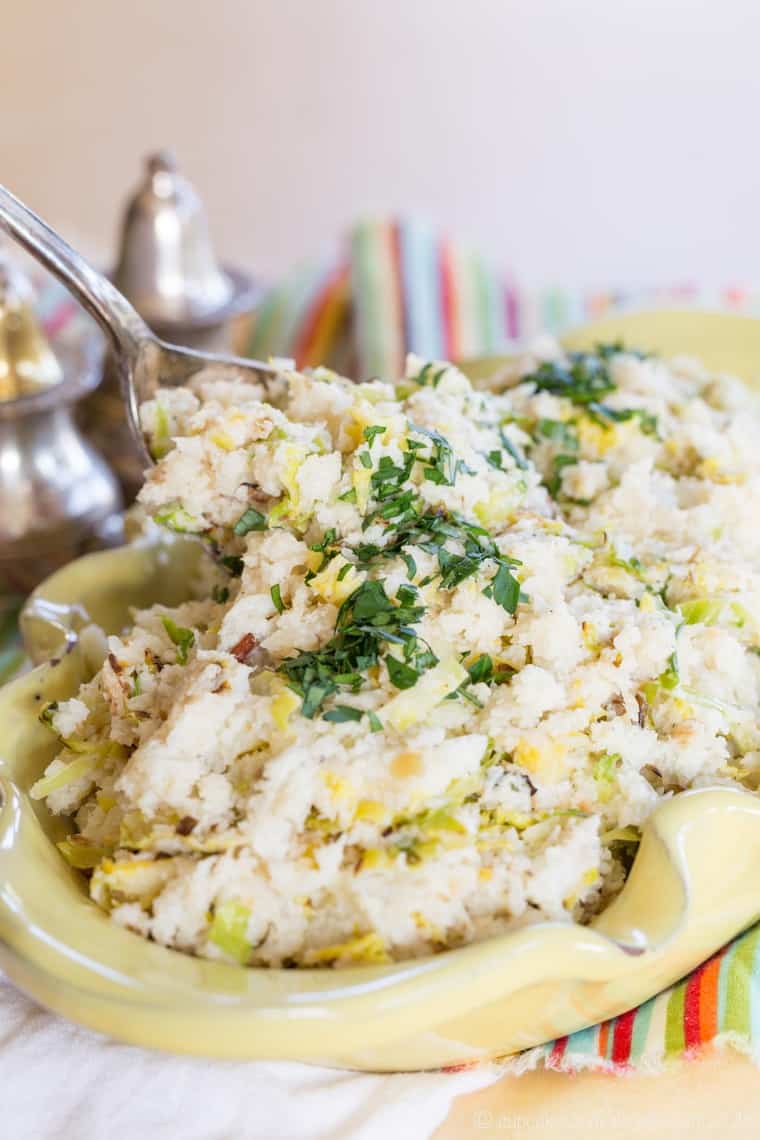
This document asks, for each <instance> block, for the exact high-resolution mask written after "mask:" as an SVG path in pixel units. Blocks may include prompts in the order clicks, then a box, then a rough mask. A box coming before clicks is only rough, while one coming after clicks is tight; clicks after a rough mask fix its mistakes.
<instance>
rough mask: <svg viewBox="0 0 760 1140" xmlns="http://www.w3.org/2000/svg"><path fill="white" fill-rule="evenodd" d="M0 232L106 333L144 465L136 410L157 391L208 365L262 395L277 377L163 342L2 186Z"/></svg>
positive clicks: (148, 459) (253, 365)
mask: <svg viewBox="0 0 760 1140" xmlns="http://www.w3.org/2000/svg"><path fill="white" fill-rule="evenodd" d="M0 229H3V230H5V231H6V233H8V234H10V236H11V237H13V238H14V239H15V240H16V241H18V243H19V244H20V245H22V246H23V247H24V248H25V249H26V250H27V251H28V252H29V253H30V254H31V255H32V257H34V258H36V260H37V261H39V262H40V263H41V264H42V265H44V266H45V268H46V269H47V270H49V272H50V273H52V274H53V276H54V277H57V278H58V280H59V281H60V282H61V283H62V284H63V285H65V286H66V288H67V289H68V290H69V292H70V293H72V294H73V296H74V297H75V298H76V299H77V301H79V302H80V304H81V305H82V306H83V308H84V309H86V311H87V312H88V313H89V314H90V316H91V317H93V318H94V319H95V320H96V321H97V322H98V324H99V325H100V327H101V329H102V330H103V332H104V333H105V334H106V336H107V338H108V341H109V344H110V347H111V349H112V351H113V354H114V358H115V360H116V365H117V368H118V371H119V379H120V383H121V391H122V395H123V397H124V405H125V410H126V417H127V422H128V424H129V427H130V430H131V432H132V434H133V436H134V438H135V441H136V443H137V446H138V448H139V450H140V454H141V457H142V459H143V461H144V462H145V464H146V466H150V465H151V464H152V463H153V457H152V455H151V454H150V450H149V448H148V445H147V443H146V440H145V437H144V435H143V432H142V429H141V427H140V417H139V408H140V405H141V404H143V403H145V401H146V400H150V399H152V398H153V396H155V394H156V390H157V389H158V387H159V386H161V385H163V386H169V387H172V386H180V385H183V384H187V383H188V382H189V381H190V380H192V378H193V377H194V376H196V375H197V374H198V373H200V372H202V371H204V370H205V369H207V368H209V367H210V366H213V369H214V373H215V375H216V376H217V377H218V378H220V379H228V380H230V379H235V380H243V381H248V382H249V383H257V384H262V385H263V386H264V389H265V391H266V388H267V385H268V384H270V383H272V382H273V381H274V380H275V378H276V377H277V369H276V368H274V367H272V366H271V365H269V364H264V363H262V362H261V361H257V360H244V359H242V358H241V357H237V356H229V355H226V354H221V353H211V352H198V351H197V350H194V349H189V348H182V347H180V346H179V345H175V344H167V342H166V341H163V340H161V339H160V338H159V337H157V336H156V335H155V333H153V332H151V330H150V329H149V328H148V326H147V325H146V323H145V321H144V320H143V319H142V317H141V316H140V315H139V313H138V312H137V311H136V309H134V308H133V307H132V305H130V303H129V301H128V300H127V299H126V297H124V296H123V295H122V294H121V293H120V292H119V290H118V289H116V288H115V286H114V285H113V284H112V283H111V282H110V281H109V280H108V279H107V278H106V277H104V276H103V274H102V273H98V272H97V270H95V269H93V268H92V266H91V265H90V264H89V263H88V262H87V261H85V259H84V258H83V257H82V256H81V255H80V254H78V253H77V252H76V251H75V250H73V249H72V248H71V246H70V245H69V244H68V242H66V241H64V239H63V238H62V237H61V236H60V234H58V233H56V232H55V230H53V229H51V227H50V226H49V225H47V223H46V222H43V221H42V219H41V218H39V217H38V216H37V215H36V214H35V213H34V212H33V211H32V210H30V209H29V207H28V206H25V205H24V204H23V202H20V201H19V199H18V198H16V197H15V196H14V195H13V194H11V193H10V191H9V190H6V189H5V187H3V186H0Z"/></svg>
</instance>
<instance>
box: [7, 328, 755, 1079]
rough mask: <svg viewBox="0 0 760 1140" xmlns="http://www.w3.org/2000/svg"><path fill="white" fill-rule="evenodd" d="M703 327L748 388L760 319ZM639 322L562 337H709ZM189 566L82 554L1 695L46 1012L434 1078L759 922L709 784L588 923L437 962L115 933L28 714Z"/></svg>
mask: <svg viewBox="0 0 760 1140" xmlns="http://www.w3.org/2000/svg"><path fill="white" fill-rule="evenodd" d="M673 322H674V323H673ZM708 324H709V326H710V327H711V328H712V329H713V331H714V335H715V336H717V337H718V341H720V336H721V335H722V337H723V341H722V342H721V343H718V341H716V342H715V343H713V342H712V341H711V342H710V344H708V343H706V342H705V343H701V342H700V343H699V345H698V347H699V348H700V350H701V352H702V355H703V356H705V357H707V358H710V359H711V361H713V360H718V359H725V360H726V361H728V362H729V364H730V365H731V366H732V368H733V369H734V370H736V371H739V372H741V373H743V374H744V375H745V376H747V377H749V375H750V373H751V371H752V368H753V366H754V361H755V360H757V361H758V362H760V326H759V324H758V323H756V322H747V321H743V320H742V319H741V318H711V319H710V321H708ZM634 325H635V327H634V329H633V332H631V328H630V327H629V325H628V324H626V321H625V320H622V321H617V322H615V323H614V325H613V326H612V327H611V325H610V323H609V322H606V323H605V326H604V327H599V326H592V327H590V328H589V329H588V330H586V331H585V333H584V334H583V336H582V338H580V339H579V338H576V337H574V338H572V339H573V343H574V344H575V343H586V342H587V341H589V340H595V339H599V338H600V337H605V338H608V337H610V336H618V335H622V336H624V337H625V338H626V339H627V340H628V341H629V343H634V342H635V343H638V344H642V345H644V346H646V347H649V348H659V349H661V350H663V351H672V350H675V349H677V348H680V347H683V346H685V347H686V348H687V349H691V350H693V349H694V348H695V347H697V345H696V343H695V339H694V338H695V337H697V336H699V335H704V329H705V327H707V326H705V324H704V322H703V318H695V317H693V316H691V315H683V314H676V315H672V316H671V324H670V325H668V324H667V320H666V321H665V324H663V318H662V317H661V316H659V315H657V316H656V317H654V318H635V319H634ZM687 326H688V327H687ZM668 330H669V331H670V337H668ZM700 330H701V331H700ZM742 346H743V347H742ZM724 350H725V351H724ZM742 352H744V357H743V358H742V355H741V354H742ZM198 557H199V548H198V546H197V545H196V544H195V543H193V542H192V541H190V540H174V541H171V540H169V539H167V540H164V541H161V542H154V543H146V544H144V545H137V546H131V547H127V548H125V549H123V550H116V551H110V552H107V553H103V554H94V555H90V556H88V557H86V558H82V559H80V560H79V561H77V562H75V563H73V564H71V565H70V566H68V567H66V568H65V569H63V570H61V571H59V572H58V573H57V574H55V575H54V576H53V577H52V578H50V579H49V580H48V581H47V582H45V583H44V584H43V585H42V586H41V587H40V588H39V589H38V590H37V591H36V593H35V594H34V595H33V596H32V598H31V599H30V601H29V603H28V605H27V607H26V609H25V612H24V615H23V632H24V637H25V640H26V644H27V647H28V650H29V652H30V654H31V656H32V657H33V659H34V660H35V661H42V662H43V663H42V664H40V665H38V666H37V668H36V669H34V671H33V672H31V673H29V674H27V675H26V676H24V677H22V678H21V679H19V680H17V681H15V682H14V683H13V684H11V685H8V686H7V687H6V688H5V689H3V690H2V691H0V793H1V794H2V807H1V808H0V965H1V966H2V968H3V969H4V970H5V971H6V972H7V974H8V975H9V976H10V978H11V979H12V980H13V981H14V982H15V983H16V984H17V985H18V986H20V987H21V988H22V989H23V990H26V991H27V993H29V994H31V995H32V996H33V997H35V998H36V999H37V1000H39V1001H40V1002H42V1003H43V1004H44V1005H46V1006H49V1007H50V1008H51V1009H54V1010H56V1011H58V1012H60V1013H62V1014H65V1015H66V1016H67V1017H70V1018H72V1019H73V1020H75V1021H79V1022H81V1023H82V1024H84V1025H87V1026H90V1027H92V1028H94V1029H98V1030H101V1031H102V1032H104V1033H108V1034H110V1035H112V1036H114V1037H117V1038H120V1039H122V1040H124V1041H130V1042H134V1043H136V1044H140V1045H147V1046H155V1047H158V1048H163V1049H169V1050H174V1051H177V1052H186V1053H196V1054H203V1055H206V1056H214V1057H241V1058H264V1057H266V1058H287V1059H290V1060H302V1061H311V1062H320V1063H324V1064H330V1065H337V1066H343V1067H349V1068H358V1069H375V1070H393V1069H424V1068H432V1067H437V1066H442V1065H450V1064H454V1063H458V1062H466V1061H473V1060H478V1059H482V1058H486V1057H490V1056H493V1055H496V1054H504V1053H509V1052H513V1051H515V1050H518V1049H523V1048H526V1047H527V1046H530V1045H535V1044H538V1043H539V1042H542V1041H546V1040H548V1039H550V1038H552V1037H555V1036H558V1035H561V1034H564V1033H568V1032H571V1031H573V1030H576V1029H580V1028H581V1027H583V1026H585V1025H589V1024H591V1023H593V1022H596V1021H598V1020H600V1019H603V1018H607V1017H611V1016H613V1015H615V1014H617V1013H620V1012H621V1011H623V1010H625V1009H627V1008H629V1007H630V1006H633V1005H636V1004H638V1003H639V1002H641V1001H643V1000H645V999H646V998H648V997H650V996H651V995H652V994H654V993H655V992H657V991H658V990H660V989H662V988H663V987H664V986H667V985H668V984H670V983H671V982H673V981H674V980H675V979H677V978H679V977H680V976H681V975H683V974H684V973H685V972H687V971H688V970H690V969H692V968H693V967H694V966H695V965H696V964H697V963H698V962H700V961H701V960H702V959H704V958H705V957H706V956H707V955H709V954H710V953H711V952H713V951H714V950H715V949H716V948H717V947H719V946H720V945H721V944H722V943H723V942H725V941H726V940H727V939H729V938H730V937H732V936H733V935H735V934H736V933H737V932H738V931H740V930H741V929H742V928H744V927H745V926H747V925H749V924H750V923H751V922H753V921H754V920H755V919H756V918H757V917H758V916H759V915H760V892H759V891H758V889H757V870H756V869H757V865H758V861H759V860H760V799H758V798H757V797H755V796H753V795H750V794H749V793H744V792H737V791H733V790H730V789H725V788H717V789H704V790H699V791H694V792H688V793H685V794H683V795H681V796H678V797H676V798H675V799H672V800H670V801H669V802H666V803H663V804H662V805H661V806H659V807H658V808H657V809H656V810H655V812H654V813H653V815H652V816H651V818H650V821H649V823H648V825H647V827H646V829H645V832H644V837H643V840H642V843H641V847H640V850H639V854H638V856H637V858H636V861H635V864H634V867H633V870H632V872H631V875H630V878H629V880H628V882H627V884H626V886H625V888H624V890H623V892H622V893H621V895H620V896H619V897H618V898H617V900H616V901H615V902H614V903H613V904H612V905H611V906H610V907H609V908H608V909H607V910H606V911H605V912H604V914H602V915H601V917H600V918H598V919H597V920H596V922H595V923H593V925H592V926H591V927H579V926H574V925H571V924H561V923H541V924H538V925H535V926H531V927H528V928H525V929H523V930H519V931H517V932H515V933H512V934H506V935H504V936H502V937H499V938H494V939H491V940H489V941H486V942H481V943H478V944H475V945H471V946H467V947H464V948H462V949H457V950H450V951H447V952H445V953H441V954H438V955H436V956H434V957H429V958H424V959H418V960H415V961H411V962H405V963H400V964H397V965H390V966H363V967H355V968H350V969H342V970H336V971H329V970H266V969H243V968H241V967H238V966H234V965H227V964H224V963H221V962H209V961H202V960H199V959H194V958H191V957H188V956H185V955H182V954H180V953H177V952H176V951H172V950H168V949H165V948H164V947H162V946H158V945H155V944H153V943H150V942H147V941H144V940H143V939H141V938H140V937H138V936H137V935H135V934H132V933H130V932H128V931H126V930H124V929H122V928H121V927H119V926H117V925H116V924H115V923H113V922H111V921H110V920H109V919H108V918H107V917H106V915H105V914H104V913H102V912H101V911H100V910H98V908H97V907H96V906H95V905H94V904H93V903H91V902H90V901H89V899H88V896H87V891H86V885H85V882H84V879H83V878H82V877H81V876H80V875H79V874H78V873H77V872H75V871H72V870H71V869H70V868H69V867H68V866H67V864H66V863H65V862H64V860H63V859H62V858H61V856H60V855H59V853H58V851H57V850H56V848H55V846H54V842H55V841H56V840H57V839H60V838H61V837H62V836H63V835H64V834H65V832H66V830H67V828H66V825H65V823H64V822H63V821H61V820H59V819H55V818H53V817H51V816H50V814H49V813H48V811H47V810H46V808H45V806H44V804H41V803H33V802H32V801H31V800H30V799H29V796H28V792H29V788H30V786H31V785H32V783H33V782H34V781H35V779H36V778H37V777H38V776H39V775H40V773H41V772H42V770H43V768H44V767H45V765H46V764H47V763H48V761H49V760H50V759H51V757H52V755H53V753H54V751H55V741H54V739H53V737H52V735H51V734H50V733H49V732H48V730H47V729H46V728H44V727H43V726H42V725H41V724H40V723H39V721H38V718H37V714H38V712H39V710H40V708H41V707H42V705H43V704H44V703H45V702H46V701H49V700H56V699H63V698H66V697H68V696H71V695H72V694H73V693H75V691H76V689H77V687H78V685H79V684H80V682H81V681H82V680H84V679H85V678H87V677H88V676H90V675H91V672H92V663H90V662H88V660H87V653H86V645H87V638H86V637H84V638H82V637H80V636H79V631H80V630H81V629H82V628H83V627H84V626H85V625H86V624H87V622H88V621H94V622H97V623H98V624H100V625H101V626H102V627H103V628H105V629H106V630H107V631H109V632H114V631H118V630H120V629H122V628H123V627H124V626H125V624H126V623H127V621H128V618H129V607H130V606H133V605H146V604H149V603H151V602H164V603H166V604H173V603H176V602H178V601H180V600H182V599H183V598H185V597H187V596H188V589H189V586H188V583H189V582H190V580H191V579H192V570H193V566H194V564H195V562H196V560H197V559H198ZM51 654H52V657H51Z"/></svg>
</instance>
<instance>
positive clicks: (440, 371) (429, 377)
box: [415, 360, 449, 388]
mask: <svg viewBox="0 0 760 1140" xmlns="http://www.w3.org/2000/svg"><path fill="white" fill-rule="evenodd" d="M448 368H449V366H448V364H444V365H443V366H442V367H441V368H436V366H435V361H432V360H430V361H428V363H427V364H426V365H425V366H424V368H423V369H422V370H421V371H420V373H419V375H418V376H416V377H415V383H416V384H419V385H420V386H421V387H424V386H425V385H426V384H429V385H430V386H431V387H432V388H437V387H438V385H439V384H440V382H441V380H442V379H443V377H444V376H445V375H446V373H447V372H448Z"/></svg>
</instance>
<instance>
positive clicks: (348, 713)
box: [322, 705, 362, 724]
mask: <svg viewBox="0 0 760 1140" xmlns="http://www.w3.org/2000/svg"><path fill="white" fill-rule="evenodd" d="M361 719H362V710H361V709H355V708H352V707H351V706H350V705H336V706H335V708H332V709H330V711H329V712H326V713H324V714H323V716H322V720H329V721H332V723H333V724H344V723H345V722H346V721H349V720H361Z"/></svg>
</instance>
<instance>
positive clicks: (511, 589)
mask: <svg viewBox="0 0 760 1140" xmlns="http://www.w3.org/2000/svg"><path fill="white" fill-rule="evenodd" d="M483 593H484V594H486V595H487V596H488V597H491V598H493V600H494V601H495V602H498V604H499V605H500V606H501V607H502V609H505V610H506V611H507V613H508V614H513V613H514V612H515V610H516V609H517V604H518V602H519V601H520V583H519V582H518V581H517V579H516V578H515V576H514V575H513V574H512V572H511V570H510V569H509V567H508V566H507V564H506V563H505V562H502V563H501V565H500V566H499V569H498V570H497V571H496V575H495V577H494V578H493V579H492V581H491V584H490V585H489V586H487V587H486V588H485V590H484V591H483Z"/></svg>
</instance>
